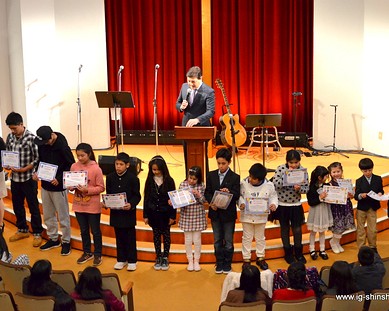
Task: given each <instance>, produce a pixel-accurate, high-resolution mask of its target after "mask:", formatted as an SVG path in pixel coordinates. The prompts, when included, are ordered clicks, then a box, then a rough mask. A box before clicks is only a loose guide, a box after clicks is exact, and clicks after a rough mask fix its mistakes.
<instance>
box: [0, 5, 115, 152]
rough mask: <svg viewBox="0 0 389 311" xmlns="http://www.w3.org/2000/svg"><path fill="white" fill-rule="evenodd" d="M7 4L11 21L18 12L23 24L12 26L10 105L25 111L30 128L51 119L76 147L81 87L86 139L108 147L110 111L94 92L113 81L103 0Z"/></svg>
mask: <svg viewBox="0 0 389 311" xmlns="http://www.w3.org/2000/svg"><path fill="white" fill-rule="evenodd" d="M1 1H3V0H1ZM6 3H7V6H8V11H9V13H8V14H9V20H12V21H13V20H15V16H16V17H17V16H19V19H18V21H19V25H20V30H19V31H17V26H16V24H17V21H16V22H13V25H11V26H12V27H10V26H9V27H8V32H9V42H10V43H9V45H10V48H9V50H10V69H11V70H10V81H11V85H12V100H13V101H12V107H11V110H14V111H17V112H20V113H21V114H22V115H23V116H24V118H25V124H26V125H27V127H28V128H29V129H30V130H31V131H33V132H35V130H36V129H37V128H38V127H39V126H41V125H44V124H48V125H50V126H52V128H53V129H54V130H56V131H60V132H62V133H63V134H64V135H65V136H66V137H67V139H68V141H69V144H70V146H71V147H73V148H74V147H75V146H76V145H77V143H78V142H79V141H78V133H79V132H78V121H77V98H78V92H80V96H79V97H80V102H81V111H82V113H81V134H82V141H85V142H88V143H90V144H91V145H92V146H93V147H94V148H107V147H109V120H108V111H107V110H106V109H99V108H98V106H97V102H96V98H95V94H94V92H95V91H96V90H107V85H108V83H107V62H106V44H105V41H106V39H105V17H104V1H103V0H83V1H78V0H66V1H62V0H6ZM11 17H12V18H11ZM15 29H16V30H15ZM18 43H20V44H19V45H18ZM13 47H14V48H13ZM1 49H3V47H2V48H1ZM80 64H82V65H83V69H82V70H81V72H79V67H80ZM78 80H79V83H78ZM8 112H9V111H8Z"/></svg>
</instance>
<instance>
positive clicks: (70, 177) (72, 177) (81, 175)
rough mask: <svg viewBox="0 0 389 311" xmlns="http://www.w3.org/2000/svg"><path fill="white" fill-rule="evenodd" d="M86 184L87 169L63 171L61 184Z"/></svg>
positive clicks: (70, 185)
mask: <svg viewBox="0 0 389 311" xmlns="http://www.w3.org/2000/svg"><path fill="white" fill-rule="evenodd" d="M87 184H88V171H65V172H63V186H64V187H65V188H69V187H77V186H86V185H87Z"/></svg>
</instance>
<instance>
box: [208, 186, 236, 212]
mask: <svg viewBox="0 0 389 311" xmlns="http://www.w3.org/2000/svg"><path fill="white" fill-rule="evenodd" d="M232 197H233V195H232V193H228V192H223V191H218V190H216V191H215V193H214V194H213V197H212V201H211V203H210V204H214V205H215V206H216V207H217V208H220V209H227V207H228V205H229V204H230V202H231V200H232Z"/></svg>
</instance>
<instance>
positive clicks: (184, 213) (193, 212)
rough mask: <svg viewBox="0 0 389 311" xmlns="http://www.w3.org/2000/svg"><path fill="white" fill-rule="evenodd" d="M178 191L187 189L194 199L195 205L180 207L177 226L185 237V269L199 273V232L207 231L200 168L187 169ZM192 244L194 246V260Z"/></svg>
mask: <svg viewBox="0 0 389 311" xmlns="http://www.w3.org/2000/svg"><path fill="white" fill-rule="evenodd" d="M180 189H189V191H190V192H192V193H193V196H194V197H195V199H196V202H195V203H193V204H191V205H188V206H184V207H181V209H180V220H179V222H178V226H179V227H180V229H181V230H183V231H184V236H185V250H186V257H187V258H188V267H187V268H186V269H187V270H188V271H193V270H194V271H200V270H201V267H200V264H199V261H200V256H201V231H203V230H205V229H207V219H206V216H205V210H204V205H203V204H206V199H205V197H204V191H205V185H204V183H203V181H202V172H201V167H199V166H192V167H191V168H190V169H189V171H188V178H187V179H186V180H184V181H183V182H182V183H181V184H180ZM192 243H193V244H194V258H193V252H192ZM193 259H194V260H193Z"/></svg>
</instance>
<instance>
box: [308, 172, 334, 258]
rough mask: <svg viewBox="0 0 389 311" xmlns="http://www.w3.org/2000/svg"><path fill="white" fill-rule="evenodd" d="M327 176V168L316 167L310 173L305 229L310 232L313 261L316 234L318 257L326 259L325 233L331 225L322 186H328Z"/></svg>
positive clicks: (310, 248)
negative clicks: (317, 235) (317, 234)
mask: <svg viewBox="0 0 389 311" xmlns="http://www.w3.org/2000/svg"><path fill="white" fill-rule="evenodd" d="M328 175H329V172H328V170H327V168H325V167H324V166H320V165H318V166H316V168H315V169H314V170H313V171H312V174H311V182H310V184H309V190H308V193H307V199H308V204H309V206H310V209H309V214H308V219H307V228H308V230H310V231H311V233H310V236H309V252H310V255H311V258H312V259H313V260H316V259H317V254H316V251H315V237H316V233H317V232H318V233H319V246H320V253H319V256H320V257H321V258H322V259H324V260H327V259H328V255H327V253H326V250H325V232H326V230H328V228H329V227H332V225H333V218H332V213H331V208H330V204H328V203H326V202H324V198H325V197H326V196H327V193H326V192H325V191H323V186H324V185H329V184H326V180H327V179H328Z"/></svg>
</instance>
